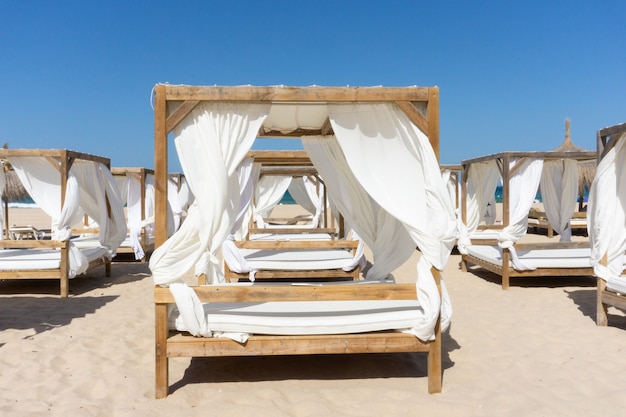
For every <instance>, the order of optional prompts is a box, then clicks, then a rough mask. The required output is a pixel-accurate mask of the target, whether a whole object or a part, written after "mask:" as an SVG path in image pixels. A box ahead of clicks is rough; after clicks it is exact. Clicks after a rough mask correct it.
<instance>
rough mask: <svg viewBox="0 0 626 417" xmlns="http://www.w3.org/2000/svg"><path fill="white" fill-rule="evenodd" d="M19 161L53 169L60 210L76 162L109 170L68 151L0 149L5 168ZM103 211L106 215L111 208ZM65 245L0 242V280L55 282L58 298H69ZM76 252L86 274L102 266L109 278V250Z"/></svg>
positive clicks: (100, 159)
mask: <svg viewBox="0 0 626 417" xmlns="http://www.w3.org/2000/svg"><path fill="white" fill-rule="evenodd" d="M23 157H28V158H42V159H44V160H47V161H48V162H49V163H50V164H52V166H54V167H56V169H57V170H58V173H59V175H60V181H61V187H60V191H61V196H60V202H61V206H63V202H64V201H65V194H66V185H67V183H68V176H69V172H70V169H71V167H72V165H73V164H74V163H76V161H80V160H82V161H93V162H97V163H100V164H103V165H105V166H106V167H107V168H108V167H109V166H110V161H109V159H108V158H104V157H100V156H95V155H89V154H85V153H80V152H75V151H70V150H42V149H0V160H2V161H3V163H4V164H5V167H9V166H10V162H9V161H10V159H11V158H23ZM107 201H108V199H107ZM107 209H108V210H109V212H110V209H111V207H109V206H108V207H107ZM120 210H121V208H120ZM9 213H10V210H8V211H7V213H6V215H5V227H8V224H9V215H10V214H9ZM69 245H70V241H67V240H66V241H59V240H54V239H32V240H31V239H23V240H11V239H8V240H0V248H2V250H0V279H2V280H16V279H58V280H59V285H60V296H61V297H63V298H65V297H67V296H68V295H69V279H70V275H71V274H70V261H69ZM79 248H80V251H81V252H82V253H83V255H85V256H86V258H87V260H88V261H89V265H88V268H87V270H91V269H93V268H96V267H98V266H102V265H104V266H105V274H106V276H107V277H108V276H110V275H111V258H110V254H109V252H110V248H107V247H104V246H102V245H101V244H100V243H99V242H97V241H96V242H95V243H90V244H89V245H85V246H82V247H79Z"/></svg>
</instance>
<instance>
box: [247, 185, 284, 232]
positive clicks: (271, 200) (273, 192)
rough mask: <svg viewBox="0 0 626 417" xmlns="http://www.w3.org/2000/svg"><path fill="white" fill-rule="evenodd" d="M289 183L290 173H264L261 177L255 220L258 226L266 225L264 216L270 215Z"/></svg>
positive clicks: (257, 189)
mask: <svg viewBox="0 0 626 417" xmlns="http://www.w3.org/2000/svg"><path fill="white" fill-rule="evenodd" d="M289 184H291V176H289V175H264V176H262V177H261V178H259V180H258V184H257V187H256V203H255V204H254V220H255V221H256V224H257V227H265V226H266V225H265V221H264V220H263V218H264V217H268V216H269V215H270V213H271V211H272V209H273V208H274V207H276V205H277V204H278V203H279V202H280V200H281V199H282V198H283V196H284V195H285V191H287V188H289Z"/></svg>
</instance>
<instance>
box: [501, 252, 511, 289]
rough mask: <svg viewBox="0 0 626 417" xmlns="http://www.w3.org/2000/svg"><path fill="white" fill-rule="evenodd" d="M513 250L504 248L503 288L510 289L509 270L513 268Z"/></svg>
mask: <svg viewBox="0 0 626 417" xmlns="http://www.w3.org/2000/svg"><path fill="white" fill-rule="evenodd" d="M510 263H511V252H509V250H508V249H502V289H503V290H508V289H509V270H510V268H511V265H510Z"/></svg>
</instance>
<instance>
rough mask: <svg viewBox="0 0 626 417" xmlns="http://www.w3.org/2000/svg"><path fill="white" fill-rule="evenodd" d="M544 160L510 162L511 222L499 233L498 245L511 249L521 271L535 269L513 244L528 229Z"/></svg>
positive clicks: (512, 258)
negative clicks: (525, 263) (527, 264)
mask: <svg viewBox="0 0 626 417" xmlns="http://www.w3.org/2000/svg"><path fill="white" fill-rule="evenodd" d="M542 167H543V160H541V159H531V158H521V159H520V158H513V159H511V161H510V162H509V171H510V172H512V173H513V175H511V176H510V178H509V224H508V226H506V227H505V228H504V229H502V231H501V232H500V233H498V246H500V248H502V249H509V252H510V253H511V263H512V264H513V268H514V269H516V270H519V271H523V270H530V269H533V268H531V267H528V266H526V265H524V264H523V263H522V262H521V261H520V260H519V258H518V256H517V252H516V251H515V248H514V247H513V245H514V244H515V242H517V241H518V240H519V239H520V238H521V237H522V236H524V235H525V234H526V231H527V230H528V212H529V211H530V207H531V206H532V204H533V202H534V201H535V197H536V196H537V189H538V187H539V180H540V178H541V170H542Z"/></svg>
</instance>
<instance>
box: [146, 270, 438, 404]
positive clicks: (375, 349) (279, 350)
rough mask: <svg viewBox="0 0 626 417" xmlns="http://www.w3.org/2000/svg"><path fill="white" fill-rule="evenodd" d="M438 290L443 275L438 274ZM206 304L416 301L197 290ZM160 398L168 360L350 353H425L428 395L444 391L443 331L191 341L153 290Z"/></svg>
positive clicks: (366, 291) (314, 290)
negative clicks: (171, 324)
mask: <svg viewBox="0 0 626 417" xmlns="http://www.w3.org/2000/svg"><path fill="white" fill-rule="evenodd" d="M435 277H436V280H437V285H438V286H439V285H440V284H439V275H438V274H436V275H435ZM194 291H195V292H196V294H197V295H198V297H199V298H200V300H201V301H202V302H209V301H214V302H243V301H246V302H263V301H323V300H376V299H379V300H381V299H397V300H402V299H415V298H416V297H417V295H416V288H415V284H363V285H360V284H359V285H328V286H324V285H317V286H297V285H296V286H290V285H266V286H263V285H256V284H255V285H217V286H202V287H194ZM154 302H155V323H156V328H155V359H156V363H155V365H156V378H155V379H156V380H155V383H156V390H155V396H156V398H165V397H166V396H167V394H168V389H169V366H168V364H169V359H170V358H175V357H213V356H266V355H313V354H347V353H390V352H426V353H427V354H428V392H429V393H431V394H432V393H439V392H441V385H442V366H441V330H440V324H439V319H437V325H436V327H435V340H434V341H432V342H423V341H421V340H419V339H418V338H417V337H415V336H413V335H410V334H405V333H400V332H396V331H382V332H372V333H357V334H342V335H299V336H280V335H276V336H270V335H257V336H251V337H250V338H249V339H248V341H247V342H246V343H243V344H241V343H238V342H235V341H233V340H230V339H220V338H203V337H193V336H191V335H189V334H188V333H183V332H177V331H169V330H168V325H167V309H168V304H172V303H174V297H173V296H172V294H171V292H170V290H169V289H168V288H161V287H155V289H154Z"/></svg>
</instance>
